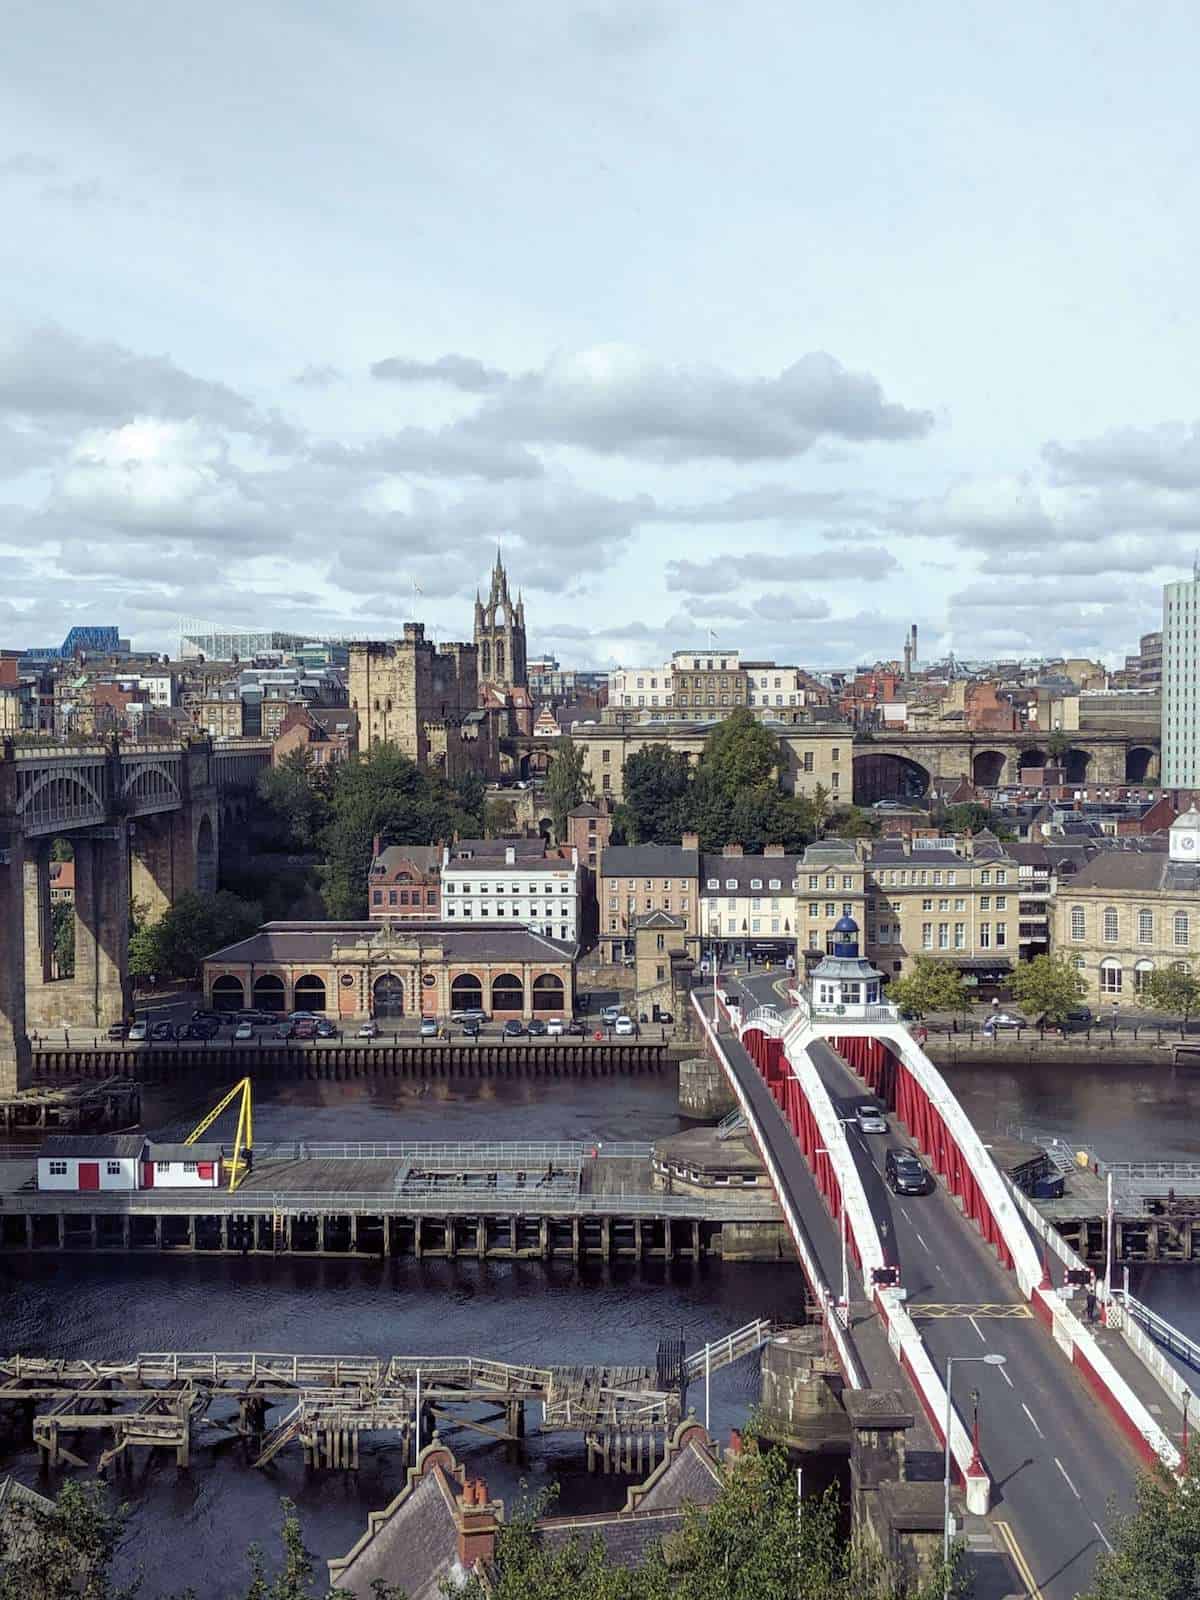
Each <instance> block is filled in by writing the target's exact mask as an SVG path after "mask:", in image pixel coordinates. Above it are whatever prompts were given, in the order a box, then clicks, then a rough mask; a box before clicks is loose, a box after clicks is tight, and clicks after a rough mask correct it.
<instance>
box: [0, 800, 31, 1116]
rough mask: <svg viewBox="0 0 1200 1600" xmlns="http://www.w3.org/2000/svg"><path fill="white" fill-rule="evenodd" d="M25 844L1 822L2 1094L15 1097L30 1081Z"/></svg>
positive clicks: (0, 1064)
mask: <svg viewBox="0 0 1200 1600" xmlns="http://www.w3.org/2000/svg"><path fill="white" fill-rule="evenodd" d="M2 781H3V780H2V779H0V782H2ZM23 843H24V841H23V840H22V838H21V835H20V833H19V832H16V831H15V830H10V829H8V828H6V827H5V826H4V824H3V821H2V820H0V1095H11V1094H14V1093H15V1092H16V1091H17V1090H18V1089H23V1088H25V1086H26V1085H27V1084H28V1083H29V1080H30V1056H29V1039H28V1037H27V1035H26V1031H25V904H24V902H25V883H24V876H25V852H24V849H23Z"/></svg>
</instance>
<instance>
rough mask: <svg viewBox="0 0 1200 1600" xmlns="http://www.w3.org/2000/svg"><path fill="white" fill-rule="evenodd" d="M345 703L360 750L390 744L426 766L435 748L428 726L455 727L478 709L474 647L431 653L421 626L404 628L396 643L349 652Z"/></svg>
mask: <svg viewBox="0 0 1200 1600" xmlns="http://www.w3.org/2000/svg"><path fill="white" fill-rule="evenodd" d="M349 698H350V705H351V708H352V709H353V710H354V711H356V712H357V713H358V722H359V730H360V734H359V738H360V747H361V748H362V749H364V750H366V749H370V748H371V747H372V746H374V745H378V744H391V745H395V746H396V748H397V749H398V750H400V751H401V753H402V754H404V755H406V756H408V757H409V758H410V759H411V760H413V761H418V762H420V763H422V764H423V765H424V764H427V763H428V762H429V760H430V756H431V751H432V750H433V747H434V746H435V745H436V744H437V743H438V739H437V736H436V735H435V734H434V733H433V730H432V728H431V724H438V725H441V726H443V727H445V726H446V725H456V726H457V725H460V724H461V723H462V722H463V720H464V719H465V718H466V717H467V715H468V714H469V713H472V712H474V711H475V710H476V708H477V707H478V705H479V672H478V653H477V651H476V647H475V646H474V645H473V644H443V645H440V646H438V647H436V648H435V647H434V645H433V643H432V642H431V641H430V640H428V639H426V637H425V627H424V624H423V623H420V622H406V623H405V624H404V637H403V638H402V639H395V640H391V641H389V642H371V643H365V644H352V645H351V646H350V675H349Z"/></svg>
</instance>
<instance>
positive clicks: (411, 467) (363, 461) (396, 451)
mask: <svg viewBox="0 0 1200 1600" xmlns="http://www.w3.org/2000/svg"><path fill="white" fill-rule="evenodd" d="M309 459H310V460H312V461H314V462H317V463H318V464H320V465H321V466H325V467H335V468H337V469H339V470H340V471H343V472H350V473H356V474H357V473H362V474H369V473H416V474H418V475H419V476H423V477H434V478H441V477H452V478H458V477H461V478H488V479H493V480H497V481H498V480H501V479H505V478H540V477H541V476H542V474H543V472H544V471H545V468H544V467H543V465H542V463H541V461H540V460H539V458H538V457H537V456H535V455H534V454H533V452H532V451H530V450H527V449H526V448H525V447H524V445H521V444H517V443H515V442H510V441H508V440H504V439H486V438H477V437H472V436H471V435H469V434H465V433H463V432H462V430H461V429H459V428H458V427H457V426H450V427H445V428H401V429H399V430H398V431H397V432H396V433H388V434H381V435H380V436H379V437H378V438H376V439H370V440H368V441H367V442H366V443H365V444H359V445H353V444H342V443H340V442H339V441H338V440H326V441H322V442H319V443H317V444H314V445H313V446H312V447H311V449H310V450H309Z"/></svg>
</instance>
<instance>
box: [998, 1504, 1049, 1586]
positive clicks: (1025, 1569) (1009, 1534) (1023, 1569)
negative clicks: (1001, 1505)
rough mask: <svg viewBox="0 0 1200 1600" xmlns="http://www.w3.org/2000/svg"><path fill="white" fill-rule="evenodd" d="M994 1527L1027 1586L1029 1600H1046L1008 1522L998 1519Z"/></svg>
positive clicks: (1018, 1574) (1019, 1575)
mask: <svg viewBox="0 0 1200 1600" xmlns="http://www.w3.org/2000/svg"><path fill="white" fill-rule="evenodd" d="M994 1526H995V1529H996V1531H997V1533H998V1534H999V1535H1000V1538H1001V1540H1002V1541H1003V1543H1004V1547H1005V1549H1006V1550H1007V1551H1008V1553H1009V1556H1010V1557H1011V1558H1012V1564H1013V1566H1014V1567H1016V1569H1017V1576H1018V1577H1019V1578H1020V1580H1021V1582H1022V1583H1023V1584H1024V1585H1025V1589H1026V1592H1027V1593H1028V1595H1029V1600H1045V1596H1044V1595H1043V1594H1042V1591H1041V1590H1040V1589H1039V1588H1038V1586H1037V1580H1036V1579H1035V1578H1034V1576H1033V1573H1032V1572H1030V1570H1029V1563H1028V1561H1026V1559H1025V1556H1024V1552H1023V1551H1022V1549H1021V1546H1020V1545H1019V1544H1018V1543H1017V1536H1016V1534H1015V1533H1014V1532H1013V1531H1012V1529H1011V1528H1010V1527H1009V1525H1008V1523H1007V1522H1001V1521H1000V1520H999V1519H997V1521H996V1522H995V1524H994Z"/></svg>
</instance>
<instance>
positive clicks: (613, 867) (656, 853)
mask: <svg viewBox="0 0 1200 1600" xmlns="http://www.w3.org/2000/svg"><path fill="white" fill-rule="evenodd" d="M600 871H601V873H602V874H603V876H604V877H606V878H695V877H697V876H698V875H699V872H700V852H699V850H685V849H684V848H683V846H682V845H681V844H617V845H612V844H610V845H609V846H608V848H607V849H606V850H605V851H604V854H603V856H602V857H601V861H600Z"/></svg>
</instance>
